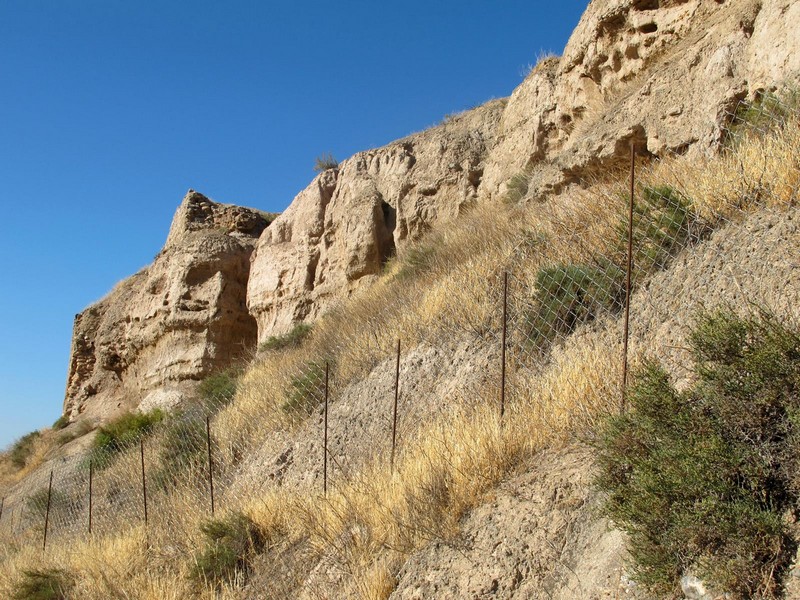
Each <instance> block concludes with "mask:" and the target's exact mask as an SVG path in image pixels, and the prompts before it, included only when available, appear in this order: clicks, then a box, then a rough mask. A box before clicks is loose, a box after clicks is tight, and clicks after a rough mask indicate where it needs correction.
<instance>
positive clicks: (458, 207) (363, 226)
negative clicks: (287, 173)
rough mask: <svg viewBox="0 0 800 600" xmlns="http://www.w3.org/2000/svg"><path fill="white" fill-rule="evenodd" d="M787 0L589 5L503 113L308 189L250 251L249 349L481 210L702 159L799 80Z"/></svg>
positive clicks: (798, 7)
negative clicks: (688, 157) (734, 125)
mask: <svg viewBox="0 0 800 600" xmlns="http://www.w3.org/2000/svg"><path fill="white" fill-rule="evenodd" d="M797 22H800V2H798V1H797V0H727V1H722V0H719V1H708V0H594V1H593V2H591V3H590V4H589V7H588V8H587V10H586V12H585V14H584V15H583V17H582V19H581V21H580V23H579V24H578V26H577V28H576V29H575V31H574V33H573V34H572V36H571V38H570V40H569V42H568V44H567V46H566V48H565V51H564V54H563V56H562V57H560V58H557V57H551V58H547V59H545V60H543V61H541V63H540V64H539V65H537V66H536V67H535V68H534V69H532V71H531V73H530V74H529V75H528V77H526V79H525V81H524V82H523V83H522V84H521V85H520V86H519V87H518V88H517V89H516V90H515V91H514V93H513V94H512V95H511V97H510V99H508V101H507V102H506V101H494V102H491V103H489V104H487V105H486V106H483V107H480V108H478V109H475V110H472V111H469V112H467V113H465V114H463V115H461V116H460V117H458V118H456V119H453V120H452V121H451V122H449V123H446V124H445V125H443V126H439V127H436V128H433V129H430V130H428V131H425V132H423V133H421V134H417V135H414V136H410V137H408V138H405V139H403V140H400V141H398V142H395V143H393V144H390V145H388V146H386V147H384V148H381V149H378V150H371V151H368V152H363V153H360V154H357V155H355V156H354V157H353V158H351V159H349V160H346V161H344V162H343V163H342V165H341V166H340V168H339V169H338V170H331V171H328V172H326V173H323V174H322V175H320V176H319V177H317V178H316V179H315V180H314V181H313V182H312V183H311V185H310V186H309V187H308V188H306V189H305V190H304V191H303V192H301V193H300V194H299V195H298V196H297V197H296V198H295V199H294V201H293V202H292V204H291V206H290V207H289V209H288V210H287V211H286V212H285V213H284V214H283V215H282V216H281V217H280V218H279V219H278V220H277V221H276V223H275V226H274V227H272V228H270V229H269V230H267V231H266V232H265V233H264V235H263V236H262V238H261V240H260V241H259V244H258V248H257V250H256V252H255V253H254V254H253V259H252V261H253V265H252V275H251V278H250V284H249V289H248V306H249V308H250V311H251V313H252V314H253V316H254V317H255V318H256V319H257V320H258V324H259V338H260V339H264V338H266V337H268V336H269V335H274V334H276V333H282V332H285V331H286V330H288V329H289V328H290V327H291V326H292V324H293V323H295V322H298V321H304V320H306V321H307V320H313V319H314V318H315V317H317V316H318V315H319V314H320V313H321V312H323V311H324V310H325V309H326V308H327V307H329V306H330V305H331V303H332V302H334V301H335V300H336V299H337V298H341V297H345V296H347V295H349V294H350V293H351V292H352V291H353V290H355V289H356V288H358V287H359V286H361V285H364V284H367V283H369V282H370V281H372V280H374V278H375V276H376V275H377V274H378V273H379V272H380V269H381V265H382V264H383V262H384V261H385V259H386V257H387V256H389V255H390V254H391V253H392V252H402V251H403V246H404V245H405V243H406V242H407V241H408V240H412V239H414V238H416V237H419V235H421V233H422V232H424V231H425V230H426V229H428V228H430V227H432V226H435V225H437V224H439V223H441V222H444V221H446V220H447V219H451V218H453V217H455V216H457V215H458V214H459V213H460V212H461V211H463V210H464V209H465V208H467V207H468V206H469V205H470V204H472V203H475V202H476V201H484V202H492V201H500V200H503V199H505V198H507V197H508V191H509V184H512V182H515V183H513V184H512V185H515V186H516V188H517V190H516V191H517V193H519V192H520V190H519V187H520V184H521V183H522V185H523V186H524V188H525V189H523V190H521V192H522V193H521V194H520V195H521V196H522V197H528V198H539V199H541V198H543V197H544V196H545V195H547V194H550V193H557V192H559V191H560V190H561V189H562V188H563V187H564V186H565V185H570V184H574V183H581V182H582V181H584V180H586V178H587V177H592V176H595V175H598V174H602V173H603V171H605V170H608V169H613V168H614V167H615V166H617V165H618V164H619V163H620V162H622V160H624V159H625V157H627V155H628V152H629V150H628V148H629V143H630V142H631V141H635V142H636V143H637V146H638V148H639V151H640V152H642V153H649V154H651V155H656V156H663V155H665V154H667V153H671V152H708V151H714V149H715V148H717V147H718V146H719V142H720V141H721V135H722V133H721V132H722V131H723V126H724V125H725V122H726V118H727V117H726V115H727V114H728V113H729V111H731V110H732V109H733V108H734V107H735V106H736V103H737V102H738V101H739V100H741V99H743V98H747V97H749V98H752V97H753V96H754V95H755V94H756V93H758V92H760V91H764V90H772V89H775V87H776V86H777V85H779V84H780V83H781V82H783V81H785V80H787V79H788V80H791V79H793V78H794V79H795V80H796V79H797V78H798V76H799V75H800V52H798V50H799V49H800V48H798V46H800V38H798V36H797V35H796V32H795V31H794V28H793V26H792V23H797Z"/></svg>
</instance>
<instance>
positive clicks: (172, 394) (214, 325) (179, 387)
mask: <svg viewBox="0 0 800 600" xmlns="http://www.w3.org/2000/svg"><path fill="white" fill-rule="evenodd" d="M267 224H268V223H267V220H266V218H265V216H264V215H262V214H260V213H258V212H257V211H254V210H250V209H246V208H241V207H238V206H228V205H222V204H216V203H214V202H212V201H210V200H209V199H208V198H206V197H205V196H203V195H202V194H199V193H197V192H195V191H192V190H190V191H189V193H188V194H187V195H186V197H185V198H184V199H183V202H182V203H181V205H180V207H179V208H178V211H177V213H176V214H175V217H174V219H173V222H172V227H171V228H170V231H169V235H168V237H167V242H166V245H165V246H164V249H163V250H161V252H160V253H159V254H158V256H156V259H155V261H154V262H153V264H152V265H151V266H149V267H147V268H145V269H143V270H142V271H140V272H139V273H137V274H135V275H134V276H132V277H130V278H128V279H126V280H124V281H122V282H121V283H119V284H118V285H117V287H116V288H114V290H113V291H112V292H111V293H110V294H109V295H108V296H106V297H105V298H104V299H102V300H100V301H99V302H97V303H96V304H94V305H92V306H90V307H89V308H87V309H86V310H84V311H83V312H82V313H80V314H79V315H77V316H76V317H75V325H74V331H73V339H72V350H71V356H70V364H69V374H68V379H67V390H66V397H65V400H64V413H65V414H66V415H68V416H70V417H72V418H74V417H76V416H77V415H79V414H82V413H86V414H87V415H89V416H93V417H102V418H104V417H107V416H108V415H109V414H113V412H114V411H115V410H116V409H117V408H118V407H122V408H130V407H133V406H137V405H140V404H142V405H143V406H142V408H152V407H153V406H158V405H165V404H167V405H171V404H175V403H176V402H179V401H180V400H181V398H182V394H183V392H185V391H186V389H187V385H186V383H187V382H189V381H191V380H196V379H199V378H201V377H203V376H204V375H206V374H208V373H209V372H210V371H211V370H212V369H215V368H220V367H224V366H225V365H227V364H229V363H230V362H231V361H232V360H235V359H236V358H237V357H239V356H241V355H242V353H243V352H245V351H246V350H248V349H252V347H253V346H254V344H255V339H256V324H255V321H254V320H253V318H252V317H251V316H250V315H249V314H248V312H247V308H246V303H245V293H246V289H247V275H248V271H249V269H248V266H249V260H250V254H251V252H252V251H253V248H254V247H255V244H256V240H257V238H258V236H259V235H260V234H261V232H262V231H263V230H264V229H265V228H266V227H267Z"/></svg>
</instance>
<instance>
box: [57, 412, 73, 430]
mask: <svg viewBox="0 0 800 600" xmlns="http://www.w3.org/2000/svg"><path fill="white" fill-rule="evenodd" d="M67 425H69V417H68V416H67V415H61V416H60V417H58V419H56V421H55V423H53V429H56V430H58V429H64V428H65V427H66V426H67Z"/></svg>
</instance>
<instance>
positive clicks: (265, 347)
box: [258, 323, 311, 352]
mask: <svg viewBox="0 0 800 600" xmlns="http://www.w3.org/2000/svg"><path fill="white" fill-rule="evenodd" d="M309 333H311V325H309V324H307V323H298V324H297V325H295V326H294V327H293V328H292V329H291V330H290V331H289V332H288V333H286V334H284V335H278V336H275V335H271V336H269V337H268V338H267V341H265V342H263V343H262V344H261V345H260V346H259V347H258V349H259V350H261V351H262V352H266V351H270V350H283V349H285V348H295V347H297V346H299V345H300V344H301V343H302V341H303V340H304V339H305V338H306V337H308V334H309Z"/></svg>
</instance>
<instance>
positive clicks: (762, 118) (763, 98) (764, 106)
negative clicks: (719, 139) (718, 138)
mask: <svg viewBox="0 0 800 600" xmlns="http://www.w3.org/2000/svg"><path fill="white" fill-rule="evenodd" d="M798 107H800V89H796V88H795V89H791V88H790V89H785V90H782V91H781V93H780V94H777V93H775V92H767V91H761V92H758V93H756V95H755V97H754V98H753V100H752V102H742V103H740V104H739V106H738V107H737V108H736V112H735V113H734V115H733V119H732V120H731V124H730V127H729V128H728V130H727V134H728V137H727V139H726V140H725V142H726V146H728V147H729V148H732V147H735V146H736V144H737V143H738V142H739V141H740V140H741V139H742V137H743V136H744V137H746V136H747V135H753V134H755V135H764V134H767V133H769V132H771V131H775V129H776V124H778V123H780V124H781V125H785V124H786V123H787V122H788V121H789V119H791V118H792V117H793V116H794V115H795V114H797V109H798Z"/></svg>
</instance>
